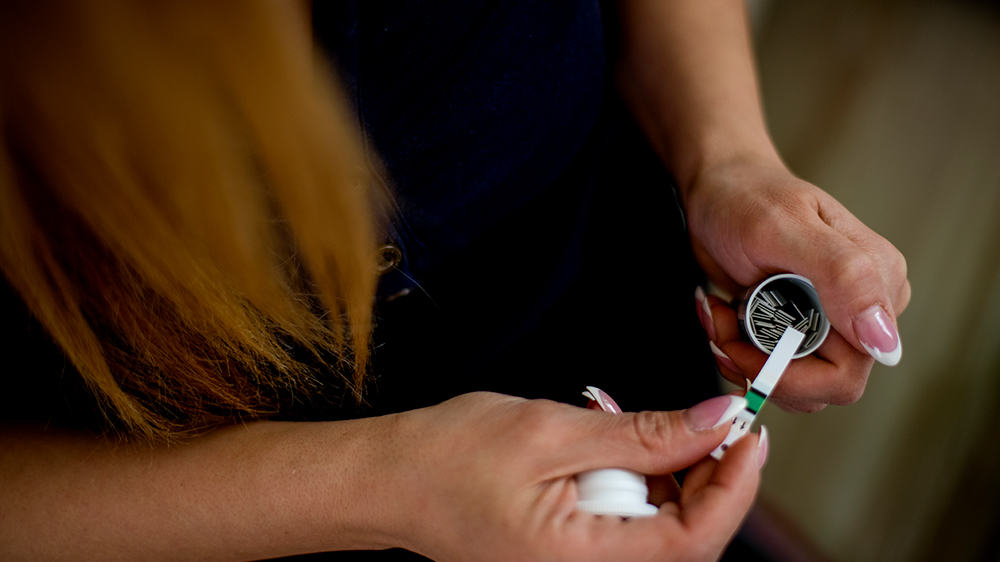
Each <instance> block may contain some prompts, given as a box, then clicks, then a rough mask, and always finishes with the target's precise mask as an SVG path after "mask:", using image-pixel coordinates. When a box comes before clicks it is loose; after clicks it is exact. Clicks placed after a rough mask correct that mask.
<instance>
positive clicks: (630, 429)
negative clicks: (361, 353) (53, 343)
mask: <svg viewBox="0 0 1000 562" xmlns="http://www.w3.org/2000/svg"><path fill="white" fill-rule="evenodd" d="M622 5H623V10H624V11H623V14H622V25H624V26H625V28H626V29H625V33H624V36H625V37H626V38H627V40H626V43H625V44H624V45H623V59H622V60H621V63H620V72H621V77H622V78H621V86H622V90H623V92H625V94H626V97H627V98H628V99H629V100H630V102H631V105H632V107H633V109H634V111H635V113H636V115H638V116H639V118H640V120H641V122H642V123H643V125H644V127H645V128H646V131H647V132H648V133H649V136H650V138H651V139H652V140H653V142H654V144H655V146H656V147H657V149H658V150H659V152H660V154H661V155H662V156H663V158H664V160H665V161H666V162H667V163H668V165H669V166H670V167H671V169H672V170H673V171H674V172H675V175H676V177H677V179H678V182H679V184H680V187H681V191H682V198H683V200H684V203H685V206H686V209H687V212H688V219H689V225H690V228H691V235H692V238H693V242H694V245H695V250H696V253H697V255H698V258H699V260H700V261H701V263H702V265H703V266H704V267H705V268H706V270H707V271H708V272H709V273H710V275H711V277H712V279H713V281H714V282H716V283H717V284H718V285H720V286H723V287H727V288H729V289H730V290H734V291H735V290H736V289H737V288H738V287H739V286H746V285H750V284H752V283H753V282H755V281H756V280H759V279H761V278H763V277H765V276H766V275H767V274H768V273H771V272H776V271H784V270H791V271H796V272H798V273H801V274H803V275H806V276H807V277H809V278H811V279H812V280H813V281H814V282H815V283H816V285H817V287H818V289H819V292H820V296H821V298H822V299H823V301H824V303H826V304H827V305H828V306H827V308H828V309H829V312H830V316H831V319H832V321H833V325H834V327H835V329H836V331H837V332H838V334H839V335H835V336H833V337H831V339H830V340H828V342H827V343H826V344H825V345H824V346H823V348H822V350H821V351H820V354H819V357H816V358H814V359H815V360H812V359H811V360H807V361H799V362H796V364H795V365H794V366H793V368H792V369H793V373H792V374H790V376H786V377H785V379H784V381H785V382H783V383H782V385H781V386H780V387H779V388H778V389H777V391H776V393H775V394H774V395H773V397H772V399H774V400H776V401H781V400H783V401H784V402H785V403H786V405H789V406H790V407H795V408H798V409H802V410H814V409H819V408H821V407H822V406H823V405H825V404H828V403H847V402H851V401H853V400H856V399H857V397H858V396H860V393H861V391H863V389H864V384H865V381H866V380H867V375H868V371H869V369H870V367H871V360H870V359H869V358H867V356H866V355H864V353H863V348H861V347H859V345H858V342H857V337H856V335H855V334H854V333H853V330H852V318H854V317H855V316H856V315H857V313H858V311H859V310H863V309H865V308H866V307H869V306H871V305H872V304H873V303H876V304H878V305H879V306H882V307H884V308H885V310H886V311H887V312H888V313H889V314H890V315H891V318H892V322H893V323H894V322H895V315H897V314H898V313H899V312H901V311H902V310H903V309H904V308H905V307H906V303H907V301H908V300H909V284H908V282H907V281H906V275H905V262H904V261H903V260H902V257H901V256H899V253H898V252H897V251H895V249H894V248H892V246H891V245H890V244H888V242H885V241H884V240H883V239H881V238H880V237H878V236H877V235H876V234H874V233H873V232H871V231H870V230H868V229H867V228H866V227H864V225H862V224H861V223H859V222H857V220H856V219H854V218H853V217H852V216H851V215H850V214H849V213H847V212H846V211H845V210H843V208H842V207H840V206H839V205H838V204H837V203H836V202H835V201H833V200H832V199H831V198H829V196H827V195H826V194H825V193H823V192H822V191H821V190H819V189H818V188H816V187H815V186H812V185H811V184H808V183H807V182H803V181H802V180H799V179H797V178H795V177H794V176H793V175H792V174H790V173H789V172H788V170H787V169H786V168H785V166H784V165H783V164H782V163H781V161H780V159H779V158H778V156H777V153H776V151H775V150H774V148H773V146H772V145H771V142H770V140H769V139H768V137H767V133H766V130H765V128H764V124H763V118H762V116H761V112H760V104H759V100H758V99H757V94H756V83H755V81H754V76H753V67H752V61H751V59H750V55H749V52H750V51H749V45H748V38H747V31H746V22H745V16H744V15H743V13H742V9H743V7H742V6H743V5H742V3H741V2H734V1H732V0H728V1H726V2H722V1H719V0H676V1H671V2H660V1H658V0H635V1H631V2H623V3H622ZM817 255H821V256H822V255H826V256H831V255H832V256H834V257H835V258H836V262H835V263H837V264H841V265H840V266H838V267H832V266H831V264H830V262H831V260H828V259H822V260H820V259H817V258H816V257H815V256H817ZM843 264H847V265H846V266H843ZM710 304H711V308H712V311H713V316H714V319H713V320H712V321H711V322H710V324H711V325H712V329H713V330H714V332H713V333H715V334H716V341H717V343H718V344H719V345H720V346H721V347H722V349H723V350H724V351H725V352H726V353H727V354H729V355H730V357H731V358H732V363H733V365H734V367H735V368H734V369H733V370H730V371H728V372H727V373H726V374H727V375H729V376H730V377H732V378H734V379H740V380H742V378H743V377H744V376H747V375H748V374H749V373H753V372H756V370H757V369H758V368H759V366H760V364H762V363H763V355H762V354H760V353H759V352H756V351H755V350H754V349H752V348H748V347H747V346H746V345H745V344H742V343H741V342H739V341H738V340H737V339H736V336H735V334H736V332H735V331H734V328H735V315H731V310H730V309H728V308H727V307H726V306H725V303H723V302H722V301H719V300H715V299H711V301H710ZM792 375H794V376H792ZM793 380H794V381H797V382H795V383H794V384H793V383H791V382H789V381H793ZM685 420H686V418H685V415H684V414H683V413H680V412H647V413H642V414H624V415H621V416H611V415H608V414H604V413H601V412H595V411H591V410H585V409H583V408H575V407H571V406H565V405H558V404H554V403H551V402H544V401H526V400H521V399H517V398H512V397H507V396H499V395H492V394H481V393H477V394H471V395H463V396H460V397H458V398H455V399H453V400H450V401H448V402H445V403H442V404H440V405H437V406H434V407H431V408H426V409H423V410H416V411H411V412H405V413H401V414H397V415H391V416H385V417H380V418H369V419H362V420H355V421H344V422H327V423H277V422H257V423H252V424H248V425H246V426H239V427H230V428H225V429H221V430H219V431H216V432H214V433H211V434H209V435H207V436H204V437H200V438H197V439H193V440H191V441H190V442H188V443H185V444H183V445H180V446H172V447H160V446H142V445H124V444H112V443H108V442H106V441H104V440H101V439H99V438H96V437H94V436H90V435H82V434H72V433H64V432H60V431H56V430H53V429H43V428H25V427H7V428H4V429H3V431H0V481H2V482H3V483H4V485H3V486H0V549H2V550H3V554H4V558H6V559H60V558H73V559H81V558H82V559H101V560H112V559H129V560H131V559H136V558H156V559H171V558H177V559H185V560H190V559H198V560H214V559H226V560H228V559H253V558H266V557H272V556H279V555H286V554H295V553H302V552H311V551H319V550H333V549H356V548H386V547H389V546H402V547H406V548H410V549H412V550H415V551H417V552H420V553H423V554H425V555H428V556H430V557H432V558H435V559H442V560H464V559H475V560H488V559H491V558H492V559H497V560H533V559H545V560H557V559H568V560H609V559H637V560H679V559H682V560H703V559H713V558H716V557H718V556H719V553H720V552H721V550H722V549H723V548H724V546H725V545H726V543H727V542H728V541H729V540H730V539H731V537H732V535H733V533H734V532H735V531H736V529H737V527H738V526H739V524H740V522H741V521H742V519H743V517H744V516H745V515H746V513H747V511H748V510H749V509H750V506H751V505H752V502H753V498H754V494H755V493H756V490H757V487H758V485H759V467H760V466H761V464H762V461H763V456H764V455H763V454H762V453H761V450H764V449H763V448H758V438H757V437H756V436H749V437H748V438H746V439H744V440H742V441H740V442H739V443H737V444H736V445H735V446H734V447H732V448H731V449H730V450H729V452H728V453H727V454H726V456H725V458H724V459H723V460H722V461H721V462H716V461H713V460H711V459H706V455H707V454H708V453H709V451H711V450H712V449H713V448H714V447H715V446H716V445H717V444H718V443H720V442H721V441H722V439H723V437H724V435H725V433H726V430H727V428H726V426H725V425H723V426H722V427H720V428H718V429H714V430H701V431H699V430H694V429H692V427H690V426H689V424H688V422H687V421H685ZM614 466H617V467H623V468H629V469H632V470H636V471H638V472H641V473H644V474H647V475H653V476H654V478H652V479H651V482H650V488H651V491H652V495H653V497H654V498H655V499H656V501H657V503H661V504H662V505H661V507H660V511H659V514H658V515H657V516H655V517H651V518H646V519H634V520H628V521H624V520H621V519H619V518H614V517H598V516H593V515H590V514H586V513H579V512H576V511H575V510H574V509H573V506H574V504H575V497H576V487H575V483H574V480H573V478H572V476H573V475H574V474H577V473H579V472H582V471H586V470H591V469H596V468H606V467H614ZM685 467H690V470H689V471H688V473H687V477H686V478H685V481H684V487H683V488H677V487H676V485H674V484H673V481H672V479H671V478H670V476H669V475H670V473H671V472H673V471H676V470H679V469H682V468H685ZM39 537H44V540H39Z"/></svg>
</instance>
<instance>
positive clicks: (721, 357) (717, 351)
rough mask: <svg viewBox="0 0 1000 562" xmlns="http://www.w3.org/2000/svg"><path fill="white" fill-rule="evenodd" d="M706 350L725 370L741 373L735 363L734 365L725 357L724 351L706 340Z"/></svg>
mask: <svg viewBox="0 0 1000 562" xmlns="http://www.w3.org/2000/svg"><path fill="white" fill-rule="evenodd" d="M708 348H709V349H711V350H712V355H715V356H716V357H717V358H718V359H719V363H722V365H723V366H724V367H725V368H727V369H729V370H730V371H732V372H734V373H742V372H743V370H742V369H740V368H739V367H737V366H736V363H734V362H733V360H732V359H730V357H729V356H728V355H726V352H725V351H722V350H721V349H719V346H717V345H715V342H714V341H712V340H708Z"/></svg>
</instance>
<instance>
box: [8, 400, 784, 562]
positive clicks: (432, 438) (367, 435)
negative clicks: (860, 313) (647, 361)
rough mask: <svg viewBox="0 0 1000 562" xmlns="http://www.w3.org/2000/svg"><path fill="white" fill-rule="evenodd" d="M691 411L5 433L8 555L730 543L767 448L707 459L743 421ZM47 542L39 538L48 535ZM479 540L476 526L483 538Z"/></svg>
mask: <svg viewBox="0 0 1000 562" xmlns="http://www.w3.org/2000/svg"><path fill="white" fill-rule="evenodd" d="M690 423H691V422H690V421H689V420H688V418H687V417H686V416H685V415H684V414H683V413H682V412H645V413H642V414H623V415H620V416H615V415H611V414H607V413H604V412H598V411H594V410H587V409H584V408H578V407H574V406H568V405H564V404H557V403H554V402H547V401H540V400H535V401H529V400H523V399H520V398H513V397H510V396H504V395H499V394H489V393H474V394H467V395H463V396H459V397H457V398H455V399H452V400H449V401H447V402H444V403H442V404H440V405H437V406H434V407H431V408H425V409H421V410H415V411H411V412H406V413H402V414H397V415H390V416H385V417H380V418H369V419H364V420H355V421H346V422H330V423H276V422H259V423H254V424H250V425H247V426H245V427H231V428H227V429H223V430H220V431H218V432H215V433H213V434H210V435H208V436H205V437H202V438H199V439H195V440H193V441H191V442H190V443H188V444H185V445H182V446H175V447H170V448H165V447H148V446H127V445H122V444H118V445H114V444H109V443H106V442H103V441H99V440H95V439H92V438H91V439H88V438H85V437H83V436H80V435H69V434H58V433H56V432H51V431H50V432H26V431H23V430H15V431H6V432H4V433H3V435H2V436H0V478H2V479H3V482H4V486H3V487H2V488H0V505H3V506H4V507H3V510H2V512H0V545H3V551H4V553H5V558H8V559H45V560H50V559H51V560H56V559H65V558H72V559H101V560H112V559H129V560H132V559H148V558H154V559H183V560H191V559H198V560H229V559H251V558H253V559H256V558H264V557H271V556H278V555H287V554H294V553H301V552H310V551H320V550H333V549H349V548H351V549H357V548H386V547H388V546H403V547H407V548H409V549H411V550H414V551H417V552H420V553H423V554H425V555H427V556H430V557H431V558H433V559H437V560H558V559H566V560H609V559H629V560H634V559H635V560H653V559H656V560H676V559H711V558H714V557H717V556H718V555H719V553H720V552H721V550H722V548H723V547H724V546H725V545H726V543H727V542H728V541H729V540H730V538H731V537H732V535H733V533H735V531H736V529H737V527H738V526H739V524H740V522H741V521H742V519H743V517H744V515H745V514H746V512H747V510H749V508H750V506H751V504H752V502H753V498H754V494H755V491H756V489H757V486H758V484H759V467H760V465H761V464H762V462H763V455H764V454H765V453H764V452H761V451H760V450H759V449H758V447H757V437H756V436H751V437H749V438H747V439H744V440H743V441H741V442H740V444H739V445H738V446H736V447H734V448H732V449H730V452H729V453H728V454H727V455H726V457H725V458H724V460H723V461H722V462H719V463H717V462H715V461H713V460H711V459H705V456H706V455H707V454H708V453H709V452H710V451H711V450H712V449H713V448H714V447H715V446H716V445H717V444H718V443H720V442H721V441H722V439H723V437H724V436H725V433H726V430H727V425H728V424H723V425H722V426H721V427H719V428H717V429H707V430H696V429H693V428H692V427H691V426H690ZM608 466H619V467H623V468H629V469H632V470H636V471H639V472H642V473H645V474H652V475H664V479H667V480H669V479H670V477H669V474H670V473H671V472H673V471H676V470H679V469H681V468H684V467H688V466H693V468H692V469H691V472H690V473H689V475H688V477H687V479H686V481H685V484H684V487H683V488H682V489H680V490H677V489H672V490H671V489H670V487H669V486H663V485H659V486H657V488H658V489H659V490H660V491H659V492H658V495H659V496H660V502H662V505H661V506H660V511H659V513H658V514H657V515H655V516H653V517H649V518H643V519H634V520H623V519H621V518H618V517H601V516H596V515H592V514H588V513H584V512H578V511H576V510H575V503H576V484H575V480H574V479H573V475H574V474H577V473H579V472H583V471H586V470H591V469H595V468H602V467H608ZM42 535H44V536H45V540H37V537H39V536H42ZM470 538H471V539H470Z"/></svg>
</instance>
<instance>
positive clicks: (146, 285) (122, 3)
mask: <svg viewBox="0 0 1000 562" xmlns="http://www.w3.org/2000/svg"><path fill="white" fill-rule="evenodd" d="M301 11H302V10H301V6H300V5H298V4H291V3H286V2H271V1H264V0H259V1H250V0H239V1H233V2H194V1H189V2H186V1H180V2H147V1H142V0H136V1H130V0H114V1H109V2H101V3H100V4H99V6H98V5H93V4H91V3H89V2H56V1H51V2H40V1H38V0H25V1H13V2H4V3H3V6H2V8H0V133H2V138H0V233H2V240H0V266H2V270H3V274H4V275H5V276H6V278H7V281H8V283H9V284H10V286H11V287H13V289H14V290H15V291H16V292H17V293H18V294H19V295H20V296H21V298H22V299H23V300H24V302H25V304H26V306H27V308H28V309H29V310H30V311H31V312H32V313H33V315H34V316H35V317H36V318H37V320H38V321H39V322H40V323H41V324H42V325H43V326H44V327H45V328H46V329H47V331H48V333H49V334H50V335H51V337H52V339H53V340H54V341H55V342H56V343H57V344H58V345H59V346H60V347H61V348H62V350H63V351H64V352H65V354H66V356H67V357H68V358H69V360H71V361H72V363H73V365H74V366H75V368H76V370H77V371H79V373H80V375H81V376H82V377H83V379H84V380H85V381H86V384H87V386H88V387H89V388H90V389H91V390H92V392H93V394H94V395H95V396H96V398H97V400H98V402H99V403H100V404H101V406H102V409H103V411H104V412H105V413H106V416H107V418H108V419H109V421H111V422H112V424H111V425H112V426H113V427H116V428H121V429H123V430H124V432H125V433H126V434H128V435H138V436H145V437H148V438H154V439H168V440H169V439H174V438H177V437H179V436H183V435H186V434H190V433H192V432H198V431H201V430H204V429H207V428H210V427H213V426H215V425H217V424H220V423H225V422H227V421H232V420H234V419H253V418H257V417H261V416H265V415H267V414H268V413H270V412H272V411H273V408H274V402H275V400H274V397H275V396H276V395H279V394H284V395H294V394H295V393H299V392H309V391H310V390H311V389H312V388H314V387H315V385H316V384H317V382H316V379H317V373H318V372H322V374H323V376H330V375H329V374H328V373H327V371H332V372H333V373H334V376H335V377H340V378H341V380H342V383H343V386H344V389H345V391H346V392H347V393H348V394H351V395H353V397H354V398H355V399H357V400H360V399H361V394H362V389H363V384H364V378H365V373H366V365H367V361H368V357H369V338H370V331H371V323H372V303H373V299H374V291H375V281H376V276H377V272H376V268H375V264H376V257H375V248H376V246H377V239H378V232H379V225H380V221H381V220H382V217H383V216H384V214H385V213H384V209H385V208H386V202H387V197H386V195H385V193H384V192H383V191H382V190H381V189H380V188H378V187H376V186H377V185H378V184H377V182H375V181H373V177H374V175H373V173H372V171H371V164H370V163H369V162H368V160H367V158H366V156H365V154H364V152H363V149H362V148H361V146H360V143H359V138H360V136H359V133H358V131H357V130H356V129H355V126H354V120H353V118H352V117H351V113H350V111H349V110H348V108H347V104H346V102H345V100H344V99H343V97H342V94H341V92H339V90H338V89H337V88H336V87H335V84H333V82H332V80H331V79H330V77H329V76H328V75H327V74H328V73H327V72H325V71H324V70H325V68H326V67H325V65H323V64H320V63H318V61H317V60H316V57H315V55H314V53H313V44H312V41H311V35H310V32H309V29H308V23H307V20H306V18H305V17H304V14H303V13H301ZM17 376H31V373H30V372H26V373H21V374H18V375H17Z"/></svg>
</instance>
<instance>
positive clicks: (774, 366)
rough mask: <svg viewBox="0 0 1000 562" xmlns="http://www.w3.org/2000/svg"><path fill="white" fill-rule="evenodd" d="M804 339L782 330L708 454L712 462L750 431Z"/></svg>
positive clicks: (800, 333)
mask: <svg viewBox="0 0 1000 562" xmlns="http://www.w3.org/2000/svg"><path fill="white" fill-rule="evenodd" d="M805 337H806V335H805V334H803V333H802V332H800V331H798V330H796V329H795V328H792V327H791V326H789V327H787V328H785V332H784V333H783V334H781V339H779V340H778V343H777V344H776V345H775V346H774V351H772V352H771V355H770V356H769V357H768V358H767V361H766V362H765V363H764V366H763V367H761V369H760V372H759V373H757V378H756V379H754V381H753V384H751V385H750V390H748V391H747V395H746V397H747V407H746V408H745V409H743V410H740V413H738V414H736V418H735V419H734V420H733V425H732V426H730V428H729V434H728V435H726V438H725V440H723V441H722V443H721V444H720V445H719V446H718V447H716V448H715V450H714V451H712V458H714V459H716V460H721V459H722V455H723V454H725V452H726V449H728V448H729V447H730V446H732V444H733V443H735V442H737V441H739V440H740V438H741V437H743V436H744V435H746V434H747V433H748V432H749V431H750V425H751V424H752V423H753V420H754V418H756V417H757V412H759V411H760V407H761V405H763V403H764V400H766V399H767V397H768V396H769V395H770V394H771V391H772V390H774V387H776V386H778V381H779V380H781V375H783V374H785V369H787V368H788V364H789V363H791V362H792V356H794V355H795V352H796V351H798V349H799V345H801V344H802V340H803V339H805Z"/></svg>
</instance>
